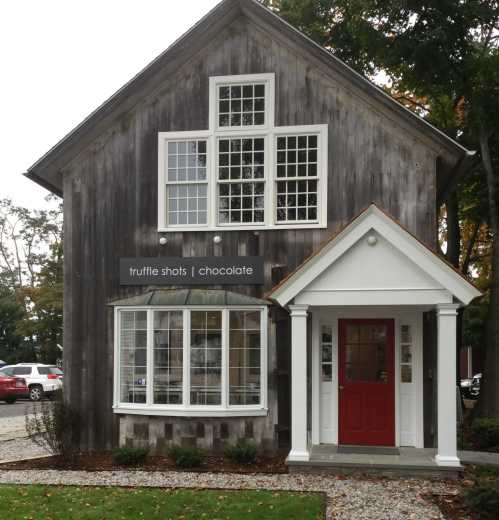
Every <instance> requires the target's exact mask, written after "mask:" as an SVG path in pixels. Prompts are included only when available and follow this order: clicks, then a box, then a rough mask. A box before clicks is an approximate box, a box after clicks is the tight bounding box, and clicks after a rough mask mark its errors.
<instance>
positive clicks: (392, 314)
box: [309, 306, 429, 448]
mask: <svg viewBox="0 0 499 520" xmlns="http://www.w3.org/2000/svg"><path fill="white" fill-rule="evenodd" d="M427 310H429V309H428V308H426V307H422V306H413V307H410V308H400V307H399V308H394V307H382V306H379V307H371V308H367V307H355V306H352V307H312V308H310V314H311V315H312V338H311V339H312V345H311V346H312V356H311V365H312V366H311V377H312V381H311V383H312V384H311V387H312V388H311V390H312V403H311V430H310V431H309V435H310V437H309V440H310V443H311V444H312V445H319V444H321V442H323V443H324V444H333V445H337V444H338V431H339V424H338V421H339V414H338V404H339V403H338V357H337V356H338V348H337V347H338V320H339V319H350V318H352V319H355V318H359V319H363V318H366V319H368V318H373V319H376V318H379V319H393V320H395V368H396V369H395V446H400V445H401V443H400V440H401V424H400V419H401V414H400V399H401V388H400V370H399V368H398V367H399V365H400V325H401V324H403V323H406V322H408V323H410V324H412V326H413V327H414V334H415V345H414V346H415V352H414V354H415V362H414V367H413V370H414V373H413V374H414V381H415V389H414V392H415V393H414V399H415V403H416V410H415V432H414V437H415V439H414V446H415V447H416V448H424V433H423V314H422V313H423V312H425V311H427ZM321 325H328V326H331V327H332V332H333V338H336V340H335V343H334V344H333V388H332V395H331V399H332V402H331V406H332V407H333V414H332V425H331V428H332V436H331V441H330V442H328V443H326V442H324V441H321V414H320V406H321V388H320V383H321V380H320V347H321V341H320V327H321ZM411 446H412V444H411Z"/></svg>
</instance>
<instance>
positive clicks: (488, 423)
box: [471, 419, 499, 450]
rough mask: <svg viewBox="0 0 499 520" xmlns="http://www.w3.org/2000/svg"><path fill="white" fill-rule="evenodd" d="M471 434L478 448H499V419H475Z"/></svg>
mask: <svg viewBox="0 0 499 520" xmlns="http://www.w3.org/2000/svg"><path fill="white" fill-rule="evenodd" d="M471 435H472V439H473V444H474V445H475V446H476V447H477V448H478V449H480V450H487V449H491V448H492V449H494V448H495V449H499V419H475V420H474V421H473V424H472V425H471Z"/></svg>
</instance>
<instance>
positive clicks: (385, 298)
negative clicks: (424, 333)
mask: <svg viewBox="0 0 499 520" xmlns="http://www.w3.org/2000/svg"><path fill="white" fill-rule="evenodd" d="M479 295H480V292H479V291H478V290H477V289H476V288H475V287H474V286H473V285H472V284H470V283H469V282H468V281H467V280H466V279H465V278H463V277H462V276H461V275H460V274H459V273H458V272H456V271H455V270H454V269H453V268H452V267H451V266H450V265H449V264H447V262H445V261H444V260H443V259H442V258H440V257H439V256H438V255H437V254H435V253H434V252H433V251H431V250H430V249H428V248H427V247H426V246H425V245H423V244H422V243H421V242H419V241H418V240H417V239H416V238H415V237H413V236H412V235H411V234H410V233H409V232H408V231H406V230H405V229H404V228H403V227H402V226H401V225H400V224H398V223H397V222H395V221H394V220H393V219H391V218H390V217H389V216H388V215H386V214H385V213H384V212H383V211H381V210H380V209H379V208H378V207H376V206H375V205H371V206H370V207H369V208H368V209H366V210H365V211H364V212H363V213H362V214H361V215H360V216H359V217H357V218H356V219H355V220H354V221H353V222H351V223H350V224H349V225H348V226H346V228H345V229H343V230H342V231H341V232H340V233H339V234H338V235H336V236H335V237H333V238H332V239H331V240H330V241H329V242H327V243H326V244H325V245H324V246H323V247H322V248H321V249H320V250H319V251H318V252H317V253H316V254H315V255H313V256H312V257H310V258H309V259H308V260H307V261H306V262H304V263H303V264H302V265H301V266H300V267H298V269H296V270H295V271H294V272H293V273H292V274H291V275H290V276H288V277H287V278H286V279H285V280H284V281H283V282H282V283H281V284H279V285H278V286H277V287H276V288H274V290H273V291H272V293H271V294H270V297H271V298H273V299H274V300H276V301H277V302H279V303H280V304H281V305H286V304H288V303H289V302H291V301H292V300H294V303H298V304H308V305H434V304H437V303H451V302H452V301H453V300H454V299H456V300H458V301H460V302H461V303H463V304H465V305H466V304H468V303H469V302H470V301H471V300H472V299H474V298H476V297H477V296H479Z"/></svg>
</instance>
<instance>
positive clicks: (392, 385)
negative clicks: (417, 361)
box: [338, 318, 397, 446]
mask: <svg viewBox="0 0 499 520" xmlns="http://www.w3.org/2000/svg"><path fill="white" fill-rule="evenodd" d="M349 324H359V325H384V326H386V328H387V336H386V343H385V349H386V350H385V355H386V358H387V365H386V367H387V371H388V373H390V372H391V375H392V377H391V378H389V381H388V382H389V387H388V388H385V391H387V392H389V393H387V394H386V395H387V397H388V396H389V398H390V400H391V401H392V403H393V404H392V410H391V412H390V416H389V418H390V423H391V427H390V430H389V434H390V437H391V438H392V440H391V442H389V443H386V444H379V446H396V444H397V443H396V440H397V439H396V429H397V427H396V423H397V419H396V410H397V404H396V400H395V392H396V390H395V389H396V386H397V384H396V381H395V380H396V372H397V364H396V362H395V350H396V338H395V319H394V318H340V319H338V385H339V384H340V375H341V371H342V369H343V370H345V367H344V366H340V365H341V363H342V361H343V363H345V362H346V361H345V359H343V360H342V356H341V348H342V347H343V348H344V347H345V343H346V338H345V333H346V327H347V326H348V325H349ZM344 378H345V374H344V373H343V378H342V379H344ZM343 383H344V381H343ZM341 415H342V401H341V392H339V393H338V444H340V438H341V436H342V424H341ZM345 444H357V443H345ZM373 446H376V444H374V445H373Z"/></svg>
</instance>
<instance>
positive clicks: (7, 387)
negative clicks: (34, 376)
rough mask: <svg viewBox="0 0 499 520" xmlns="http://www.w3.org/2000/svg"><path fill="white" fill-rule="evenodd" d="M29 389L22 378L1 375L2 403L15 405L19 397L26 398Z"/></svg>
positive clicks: (0, 397)
mask: <svg viewBox="0 0 499 520" xmlns="http://www.w3.org/2000/svg"><path fill="white" fill-rule="evenodd" d="M28 393H29V389H28V387H27V386H26V380H25V379H23V378H22V377H9V376H4V375H0V401H5V402H6V403H7V404H14V403H15V402H16V401H17V399H18V398H19V397H26V396H27V395H28Z"/></svg>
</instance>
